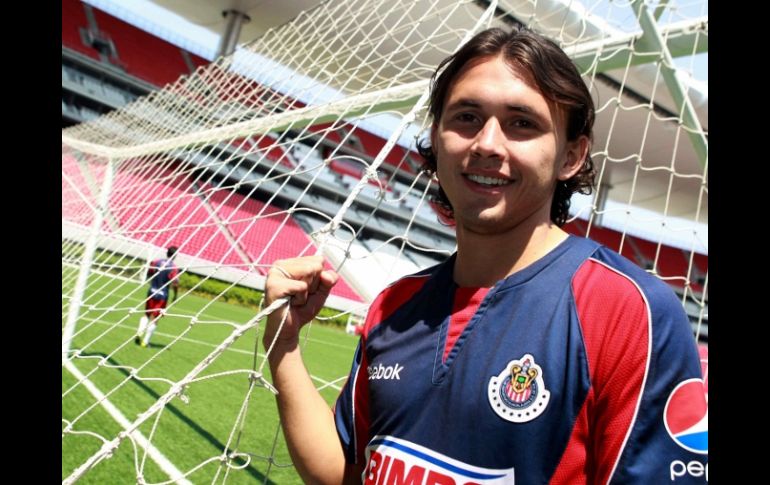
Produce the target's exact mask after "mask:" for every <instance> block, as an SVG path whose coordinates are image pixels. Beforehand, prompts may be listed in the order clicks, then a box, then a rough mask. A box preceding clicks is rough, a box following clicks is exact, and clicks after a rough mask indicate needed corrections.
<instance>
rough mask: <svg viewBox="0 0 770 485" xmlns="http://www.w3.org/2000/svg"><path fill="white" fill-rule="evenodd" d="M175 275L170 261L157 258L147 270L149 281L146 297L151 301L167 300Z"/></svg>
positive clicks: (173, 266) (173, 265)
mask: <svg viewBox="0 0 770 485" xmlns="http://www.w3.org/2000/svg"><path fill="white" fill-rule="evenodd" d="M177 273H178V271H177V267H176V265H175V264H174V262H173V261H172V260H171V259H168V258H159V259H156V260H154V261H152V262H151V263H150V268H149V269H148V270H147V277H148V278H149V279H150V289H149V290H148V291H147V296H148V297H149V298H151V299H153V300H163V301H166V300H168V290H169V287H170V286H171V285H172V284H174V279H175V278H176V277H177Z"/></svg>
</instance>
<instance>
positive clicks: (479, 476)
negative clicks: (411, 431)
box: [363, 436, 514, 485]
mask: <svg viewBox="0 0 770 485" xmlns="http://www.w3.org/2000/svg"><path fill="white" fill-rule="evenodd" d="M363 479H364V485H387V484H396V483H397V484H404V485H407V484H408V485H481V484H499V485H502V484H509V485H513V483H514V473H513V468H507V469H493V468H481V467H477V466H472V465H468V464H467V463H463V462H461V461H459V460H455V459H453V458H450V457H448V456H446V455H442V454H441V453H437V452H435V451H433V450H431V449H429V448H425V447H424V446H420V445H418V444H415V443H412V442H410V441H407V440H402V439H399V438H394V437H392V436H375V437H374V438H372V441H370V442H369V446H367V448H366V470H365V471H364V475H363Z"/></svg>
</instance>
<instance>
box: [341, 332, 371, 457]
mask: <svg viewBox="0 0 770 485" xmlns="http://www.w3.org/2000/svg"><path fill="white" fill-rule="evenodd" d="M364 349H365V345H364V339H363V337H362V338H361V339H360V340H359V342H358V347H357V348H356V353H355V356H354V357H353V366H352V368H351V370H350V375H349V376H348V380H347V382H346V383H345V387H343V388H342V392H341V393H340V395H339V397H338V398H337V403H336V405H335V407H334V420H335V424H336V426H337V434H338V436H339V438H340V442H341V443H342V449H343V450H344V452H345V460H346V461H347V462H348V463H351V464H362V463H364V450H365V448H366V445H367V443H368V441H369V438H368V437H369V406H368V388H367V386H368V375H367V372H366V368H367V365H368V364H367V363H366V356H365V350H364Z"/></svg>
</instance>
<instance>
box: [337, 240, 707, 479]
mask: <svg viewBox="0 0 770 485" xmlns="http://www.w3.org/2000/svg"><path fill="white" fill-rule="evenodd" d="M453 266H454V257H452V258H450V259H448V260H447V261H446V262H444V263H442V264H440V265H437V266H435V267H433V268H430V269H428V270H425V271H423V272H421V273H417V274H415V275H413V276H409V277H406V278H403V279H401V280H399V281H397V282H396V283H394V284H393V285H391V286H390V287H388V288H387V289H385V290H384V291H383V292H382V293H381V294H380V295H379V296H378V297H377V299H376V300H375V301H374V302H373V304H372V306H371V308H370V310H369V313H368V315H367V320H366V323H365V325H364V330H363V333H362V336H361V340H360V342H359V346H358V348H357V350H356V354H355V358H354V362H353V368H352V371H351V375H350V378H349V379H348V382H347V383H346V385H345V387H344V389H343V391H342V393H341V395H340V397H339V399H338V401H337V404H336V407H335V420H336V424H337V430H338V434H339V437H340V440H341V442H342V444H343V448H344V450H345V453H346V459H347V460H348V462H350V463H358V464H361V465H365V466H366V470H365V472H364V475H363V481H364V483H367V484H372V485H380V484H391V483H412V484H428V483H433V484H447V485H448V484H457V485H459V484H470V483H479V484H481V483H513V482H514V481H515V483H516V485H526V484H530V483H538V484H542V483H564V484H580V483H591V484H593V483H622V484H631V483H644V484H649V483H670V482H673V483H693V482H696V483H702V482H706V481H707V477H708V465H707V460H708V426H707V419H708V408H707V401H706V394H705V390H704V384H703V381H702V380H701V373H700V359H699V356H698V350H697V347H696V343H695V339H694V338H693V335H692V331H691V328H690V325H689V322H688V320H687V316H686V314H685V313H684V310H683V309H682V305H681V303H680V302H679V301H678V299H677V298H676V296H675V295H674V293H673V292H672V291H671V290H670V289H669V288H668V287H667V286H666V285H665V284H664V283H662V282H661V281H660V280H659V279H657V278H655V277H654V276H651V275H649V274H648V273H646V272H645V271H643V270H642V269H641V268H639V267H638V266H636V265H634V264H633V263H631V262H630V261H628V260H627V259H625V258H623V257H622V256H620V255H618V254H617V253H615V252H613V251H611V250H609V249H607V248H605V247H603V246H601V245H599V244H597V243H595V242H593V241H591V240H588V239H583V238H578V237H574V236H570V237H569V238H568V239H567V240H565V241H564V242H563V243H562V244H560V245H559V246H558V247H557V248H555V249H554V250H553V251H551V252H550V253H549V254H547V255H546V256H545V257H543V258H541V259H540V260H538V261H537V262H535V263H533V264H532V265H530V266H528V267H526V268H524V269H523V270H521V271H518V272H516V273H514V274H513V275H511V276H509V277H507V278H505V279H504V280H501V281H499V282H498V283H497V284H496V285H495V286H494V287H492V288H490V289H489V291H487V292H486V293H485V294H484V293H483V292H481V293H480V295H481V296H479V298H480V300H481V301H480V303H478V306H477V308H476V309H475V313H472V315H470V317H469V318H467V323H465V324H464V328H461V329H458V328H457V326H456V325H454V323H453V322H454V319H453V318H452V317H451V315H452V313H453V312H454V313H455V314H457V312H458V306H457V305H456V302H455V301H454V300H455V295H456V294H458V292H457V286H456V284H455V283H454V281H453V279H452V271H453ZM471 293H472V294H478V293H475V292H471ZM460 294H462V292H461V293H460ZM471 300H472V298H471ZM448 336H449V342H447V338H448ZM452 341H454V342H452Z"/></svg>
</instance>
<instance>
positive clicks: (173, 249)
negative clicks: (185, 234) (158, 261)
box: [166, 246, 179, 258]
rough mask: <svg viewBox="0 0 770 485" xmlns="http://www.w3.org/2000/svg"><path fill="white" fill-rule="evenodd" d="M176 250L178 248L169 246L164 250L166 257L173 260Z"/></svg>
mask: <svg viewBox="0 0 770 485" xmlns="http://www.w3.org/2000/svg"><path fill="white" fill-rule="evenodd" d="M178 250H179V248H178V247H176V246H169V248H168V249H167V250H166V257H167V258H173V257H174V255H175V254H176V252H177V251H178Z"/></svg>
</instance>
